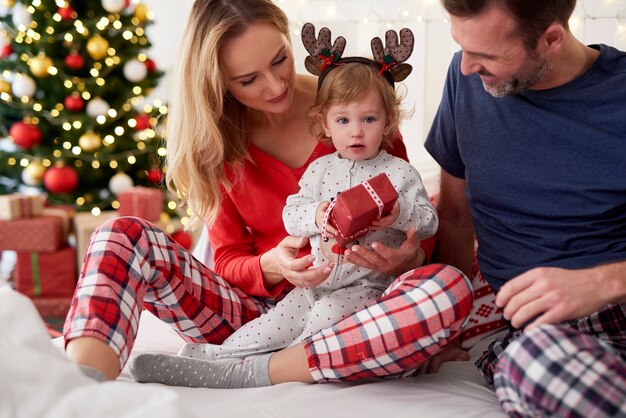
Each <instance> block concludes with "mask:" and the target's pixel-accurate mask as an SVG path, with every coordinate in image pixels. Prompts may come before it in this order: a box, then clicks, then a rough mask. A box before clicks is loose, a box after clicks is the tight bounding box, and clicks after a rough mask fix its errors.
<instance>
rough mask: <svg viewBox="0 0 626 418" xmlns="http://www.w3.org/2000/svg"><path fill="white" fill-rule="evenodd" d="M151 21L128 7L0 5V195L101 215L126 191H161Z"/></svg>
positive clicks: (113, 2)
mask: <svg viewBox="0 0 626 418" xmlns="http://www.w3.org/2000/svg"><path fill="white" fill-rule="evenodd" d="M151 19H152V16H151V12H150V11H149V9H148V8H147V7H146V6H145V5H144V4H142V3H131V2H130V1H129V0H32V1H27V0H0V137H5V139H3V140H0V194H5V193H10V192H13V191H19V190H28V191H32V190H35V191H36V190H40V191H41V192H42V193H46V194H47V196H48V201H49V202H50V203H52V204H59V203H62V204H70V205H74V206H75V207H76V208H77V209H78V210H83V211H86V210H89V211H92V213H94V214H97V213H98V212H99V211H100V210H105V209H116V208H117V205H118V204H119V203H118V201H117V200H116V196H117V195H118V194H119V193H121V192H123V191H125V190H127V189H128V188H129V187H130V186H132V185H135V186H137V185H141V186H146V187H160V186H161V182H162V178H163V172H162V170H161V169H160V166H161V161H160V160H159V159H160V158H161V157H163V155H164V148H163V144H162V141H161V136H160V135H159V131H158V124H157V121H158V120H160V116H163V115H164V114H165V113H166V109H165V106H161V105H160V104H159V103H156V104H154V103H153V104H146V102H145V96H147V95H148V94H149V93H150V91H151V89H152V88H154V87H155V86H156V84H157V82H158V80H159V78H160V77H161V76H162V72H161V71H159V70H158V69H157V68H156V65H155V63H154V62H153V61H152V60H151V59H150V58H149V57H148V56H147V55H146V53H145V51H146V50H148V48H149V47H150V46H151V44H150V41H149V40H148V38H147V37H146V32H145V28H146V26H148V25H149V24H151V23H152V20H151Z"/></svg>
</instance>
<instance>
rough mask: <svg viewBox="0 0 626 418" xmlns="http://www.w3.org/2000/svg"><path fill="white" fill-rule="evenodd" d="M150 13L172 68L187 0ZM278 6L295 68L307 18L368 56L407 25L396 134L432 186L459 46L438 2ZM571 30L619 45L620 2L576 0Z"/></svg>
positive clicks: (350, 0) (624, 42)
mask: <svg viewBox="0 0 626 418" xmlns="http://www.w3.org/2000/svg"><path fill="white" fill-rule="evenodd" d="M142 1H143V2H144V3H145V4H146V5H148V7H149V8H150V9H151V10H152V11H153V12H154V22H155V23H154V24H153V25H152V26H151V27H150V28H149V29H148V36H149V38H150V40H151V41H152V43H153V48H152V50H151V51H150V52H149V55H150V56H151V57H152V58H153V59H154V60H155V61H156V62H157V65H158V66H159V68H161V69H163V70H165V71H168V70H169V69H171V68H172V65H173V63H174V59H175V56H176V50H177V48H178V42H179V40H180V36H181V34H182V30H183V26H184V25H185V21H186V19H187V16H188V14H189V11H190V10H191V5H192V3H193V1H192V0H177V1H176V2H175V4H173V3H174V2H172V1H171V0H142ZM275 2H276V3H277V4H278V5H279V6H280V7H281V8H283V10H285V12H286V13H287V15H288V16H289V18H290V21H291V25H292V41H293V45H294V51H295V54H296V61H297V63H298V64H297V65H298V71H300V72H306V70H305V69H304V65H303V62H304V57H305V56H306V51H305V50H304V47H303V46H302V43H301V42H300V32H299V30H300V28H301V27H302V25H303V24H304V23H305V22H311V23H313V24H314V25H315V27H316V30H319V28H321V27H322V26H327V27H328V28H329V29H330V30H331V32H332V36H333V37H336V36H338V35H343V36H344V37H345V38H346V39H347V47H346V51H345V55H364V56H371V50H370V47H369V42H370V40H371V39H372V38H373V37H374V36H379V37H381V38H383V39H384V33H385V31H386V30H387V29H388V28H391V29H394V30H396V31H397V30H400V29H401V28H403V27H408V28H410V29H411V30H412V31H413V33H414V35H415V40H416V42H415V49H414V52H413V55H412V56H411V58H410V59H409V60H408V62H409V63H410V64H411V65H412V66H413V73H412V74H411V75H410V76H409V78H408V79H407V80H406V81H405V82H404V83H403V84H404V85H405V86H406V98H405V109H407V110H413V111H414V113H413V116H412V117H411V119H409V120H405V121H404V122H403V125H402V131H403V134H404V137H405V141H406V142H407V148H408V150H409V158H410V159H411V162H412V163H413V164H414V165H415V166H416V167H417V168H418V169H419V170H420V172H421V173H422V177H424V180H425V183H426V186H427V188H428V189H429V191H430V192H432V191H433V190H434V189H436V188H437V173H438V168H437V165H436V164H435V162H434V161H433V160H432V158H430V156H429V155H428V153H427V152H426V151H425V150H424V147H423V141H424V139H425V136H426V134H427V133H428V129H429V127H430V123H431V121H432V119H433V117H434V114H435V112H436V110H437V106H438V104H439V99H440V96H441V91H442V87H443V80H444V77H445V73H446V70H447V67H448V63H449V61H450V58H451V57H452V54H453V53H454V52H455V51H456V50H458V46H457V45H456V44H455V43H454V42H453V41H452V39H451V37H450V32H449V23H448V20H447V16H446V14H445V12H444V11H443V10H442V8H441V6H440V4H439V0H275ZM570 25H571V28H572V31H573V32H574V34H576V36H577V37H578V38H579V39H581V40H582V41H583V42H585V43H587V44H591V43H605V44H608V45H612V46H615V47H617V48H619V49H622V50H626V0H578V5H577V8H576V11H575V13H574V16H573V17H572V20H571V21H570ZM168 84H169V83H168V78H167V76H166V77H165V78H164V80H163V82H162V83H161V85H160V86H159V87H158V88H157V89H155V91H154V93H153V94H152V96H151V98H154V99H156V98H159V99H161V100H163V101H165V102H166V101H167V96H168Z"/></svg>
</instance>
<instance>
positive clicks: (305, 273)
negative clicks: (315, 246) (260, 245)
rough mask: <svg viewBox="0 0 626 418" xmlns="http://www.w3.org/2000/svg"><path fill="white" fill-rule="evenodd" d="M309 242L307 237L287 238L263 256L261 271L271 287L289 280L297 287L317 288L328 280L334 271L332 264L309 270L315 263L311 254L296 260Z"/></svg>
mask: <svg viewBox="0 0 626 418" xmlns="http://www.w3.org/2000/svg"><path fill="white" fill-rule="evenodd" d="M308 242H309V239H308V238H306V237H292V236H287V237H285V238H284V239H283V240H282V241H281V242H279V243H278V245H277V246H276V247H275V248H273V249H271V250H270V251H268V252H266V253H265V254H263V255H262V256H261V270H262V271H263V276H264V277H265V280H266V281H267V284H268V285H269V286H273V285H275V284H277V283H279V282H280V281H281V280H283V279H287V280H288V281H289V282H290V283H292V284H293V285H294V286H296V287H316V286H317V285H319V284H320V283H322V282H323V281H324V280H326V278H327V277H328V275H329V274H330V272H331V271H332V269H333V264H332V263H330V262H328V263H324V264H322V265H321V266H318V267H315V268H309V267H310V266H311V264H312V263H313V261H315V257H314V256H312V255H310V254H309V255H306V256H304V257H300V258H296V256H297V255H298V251H299V250H300V249H301V248H303V247H304V246H306V245H307V243H308Z"/></svg>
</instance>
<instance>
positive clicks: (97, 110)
mask: <svg viewBox="0 0 626 418" xmlns="http://www.w3.org/2000/svg"><path fill="white" fill-rule="evenodd" d="M109 109H111V106H109V104H108V103H107V102H106V101H105V100H102V99H101V98H100V97H94V98H93V99H91V100H90V101H89V103H87V108H86V111H87V115H88V116H91V117H92V118H95V117H97V116H101V115H105V116H106V114H107V112H108V111H109Z"/></svg>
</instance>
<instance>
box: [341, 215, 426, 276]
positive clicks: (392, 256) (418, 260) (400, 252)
mask: <svg viewBox="0 0 626 418" xmlns="http://www.w3.org/2000/svg"><path fill="white" fill-rule="evenodd" d="M343 256H344V258H345V259H346V260H347V261H349V262H350V263H353V264H356V265H357V266H361V267H365V268H368V269H371V270H374V271H378V272H381V273H386V274H390V275H392V276H399V275H400V274H402V273H404V272H406V271H409V270H411V269H414V268H417V267H420V266H421V265H422V264H424V261H425V260H426V254H425V253H424V250H423V249H422V247H420V240H419V239H418V238H417V233H416V231H415V227H411V228H409V230H408V231H407V233H406V240H405V241H404V242H403V243H402V244H400V246H399V247H398V248H389V247H387V246H385V245H383V244H381V243H379V242H375V243H373V244H372V250H371V251H370V250H368V249H366V248H365V247H362V246H360V245H353V246H352V247H350V248H349V249H347V250H346V252H345V253H344V254H343Z"/></svg>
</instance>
